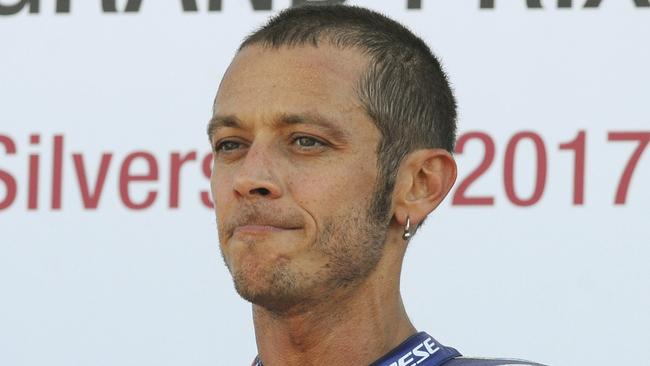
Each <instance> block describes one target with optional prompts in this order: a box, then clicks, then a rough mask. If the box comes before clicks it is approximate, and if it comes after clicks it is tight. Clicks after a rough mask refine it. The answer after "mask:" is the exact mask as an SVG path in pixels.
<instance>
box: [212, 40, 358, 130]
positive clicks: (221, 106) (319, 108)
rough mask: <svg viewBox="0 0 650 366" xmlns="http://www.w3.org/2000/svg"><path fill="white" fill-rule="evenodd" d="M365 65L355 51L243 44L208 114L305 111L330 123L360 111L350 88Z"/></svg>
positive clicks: (260, 114) (250, 115)
mask: <svg viewBox="0 0 650 366" xmlns="http://www.w3.org/2000/svg"><path fill="white" fill-rule="evenodd" d="M366 65H367V57H366V56H364V55H363V54H361V52H359V51H357V50H355V49H341V48H337V47H333V46H329V45H326V44H322V45H319V46H318V47H315V46H312V45H307V46H295V47H280V48H277V49H272V48H268V47H264V46H261V45H251V46H247V47H245V48H244V49H242V50H241V51H240V52H239V53H238V54H237V55H236V56H235V58H234V59H233V62H232V63H231V65H230V67H229V68H228V70H227V71H226V74H225V75H224V78H223V80H222V82H221V85H220V87H219V91H218V92H217V97H216V99H215V105H214V113H215V115H217V114H218V115H238V116H240V117H243V118H263V117H265V116H270V115H277V114H282V113H304V112H310V113H317V114H322V115H328V116H329V117H332V118H335V119H338V118H345V117H346V116H345V115H346V114H359V113H363V112H364V109H363V107H362V105H361V103H360V101H359V100H358V97H357V93H356V87H357V84H358V82H359V80H360V78H361V75H362V73H363V71H364V70H365V68H366Z"/></svg>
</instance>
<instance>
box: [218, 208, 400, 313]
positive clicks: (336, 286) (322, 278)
mask: <svg viewBox="0 0 650 366" xmlns="http://www.w3.org/2000/svg"><path fill="white" fill-rule="evenodd" d="M373 204H374V202H373ZM371 207H372V205H371ZM386 221H387V220H386V219H384V220H382V219H381V218H380V217H377V215H376V212H371V208H370V207H369V208H367V209H365V210H364V209H363V208H358V209H357V208H355V209H352V210H351V211H350V212H349V213H348V214H345V215H342V216H333V217H330V218H328V220H327V221H326V222H325V223H324V225H323V226H322V227H323V229H322V230H321V231H320V232H319V233H318V235H317V237H316V238H315V239H314V241H313V242H312V243H311V244H310V246H311V249H312V250H313V251H316V252H317V253H318V254H320V255H322V256H324V257H325V258H326V261H325V263H326V264H325V265H324V266H323V267H321V268H319V269H318V270H317V271H315V272H312V273H304V272H301V271H300V270H298V269H297V268H294V267H292V266H291V263H290V262H287V261H284V262H274V263H273V264H272V265H269V266H268V268H264V269H263V271H262V272H261V273H260V274H259V276H257V278H255V279H252V278H250V275H249V273H248V272H247V271H246V270H245V269H236V270H234V269H233V268H230V267H229V270H230V272H231V274H232V276H233V281H234V284H235V289H236V290H237V292H238V293H239V295H240V296H241V297H242V298H244V299H245V300H248V301H250V302H251V303H253V304H255V305H259V306H261V307H263V308H265V309H267V310H269V311H271V312H273V313H276V314H286V313H290V312H302V311H303V310H304V309H308V308H309V307H311V306H314V305H316V304H318V303H320V302H323V301H326V300H327V299H332V298H333V295H334V294H335V293H336V292H340V291H345V290H346V289H350V288H351V287H354V286H356V285H357V284H359V283H360V282H362V281H363V279H365V278H367V277H368V275H369V274H370V273H371V272H372V271H373V270H374V269H375V267H376V266H377V263H378V262H379V260H380V259H381V256H382V253H383V248H384V242H385V240H386V234H387V231H388V225H387V222H386ZM253 245H254V244H253ZM222 255H223V253H222ZM224 261H225V258H224ZM226 264H227V262H226ZM233 270H234V271H233Z"/></svg>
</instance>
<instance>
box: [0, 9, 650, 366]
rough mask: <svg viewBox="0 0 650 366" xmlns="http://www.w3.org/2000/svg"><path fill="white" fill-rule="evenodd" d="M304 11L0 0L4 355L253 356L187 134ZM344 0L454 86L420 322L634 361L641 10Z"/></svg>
mask: <svg viewBox="0 0 650 366" xmlns="http://www.w3.org/2000/svg"><path fill="white" fill-rule="evenodd" d="M303 2H304V1H298V0H293V1H291V0H284V1H271V0H250V1H248V0H247V1H234V0H223V1H221V0H200V1H199V0H194V1H193V0H164V1H163V0H158V1H152V0H118V1H116V0H102V1H100V0H96V1H75V0H49V1H46V0H43V1H39V0H31V1H30V0H21V1H17V0H0V35H1V36H0V291H1V296H0V364H1V365H8V366H14V365H15V366H18V365H20V366H23V365H43V364H47V365H61V366H63V365H65V366H69V365H111V366H113V365H120V366H124V365H170V366H171V365H206V366H207V365H245V364H250V362H251V361H252V359H253V357H254V356H255V354H256V353H257V352H256V346H255V338H254V333H253V326H252V320H251V315H250V305H249V304H247V303H246V302H244V301H243V300H241V299H240V298H239V297H238V295H237V294H236V293H235V291H234V289H233V286H232V281H231V278H230V275H229V274H228V272H227V270H226V268H225V266H224V265H223V261H222V259H221V258H220V253H219V249H218V242H217V235H216V225H215V219H214V212H213V208H212V203H211V197H210V192H209V176H210V169H211V154H210V146H209V143H208V138H207V135H206V131H205V128H206V125H207V122H208V120H209V118H210V116H211V112H212V111H211V107H212V101H213V98H214V96H215V93H216V90H217V87H218V85H219V81H220V79H221V77H222V75H223V73H224V71H225V69H226V68H227V66H228V64H229V62H230V60H231V59H232V57H233V56H234V54H235V51H236V49H237V47H238V46H239V43H240V42H241V41H242V39H243V38H244V37H245V36H246V35H247V34H249V33H250V32H251V31H253V30H254V29H256V28H257V27H259V26H260V25H261V24H263V23H264V21H265V20H266V19H267V18H268V17H269V16H271V15H273V14H275V13H277V12H278V11H280V10H282V9H284V8H287V7H289V6H295V5H300V4H301V3H303ZM340 2H341V3H346V4H352V5H361V6H366V7H369V8H372V9H375V10H377V11H380V12H382V13H384V14H386V15H388V16H390V17H392V18H394V19H396V20H398V21H400V22H402V23H403V24H405V25H406V26H407V27H409V28H410V29H411V30H413V31H414V32H415V33H416V34H418V35H419V36H421V37H422V38H423V39H425V41H426V42H427V43H428V44H429V45H430V47H431V48H432V50H433V51H434V53H435V54H436V55H438V56H439V57H440V59H441V60H442V63H443V65H444V67H445V70H446V71H447V73H448V75H449V79H450V81H451V83H452V84H453V88H454V90H455V94H456V97H457V99H458V106H459V121H458V123H459V136H458V143H457V149H456V153H455V157H456V160H457V162H458V166H459V175H458V181H457V183H456V185H455V187H454V188H453V189H452V191H451V192H450V194H449V196H448V197H447V198H446V200H445V202H444V203H443V205H441V207H439V208H438V209H437V210H436V211H434V212H433V213H432V215H431V216H430V218H429V219H428V220H427V223H426V224H425V225H424V226H423V227H422V229H421V230H420V231H419V232H418V234H417V235H416V236H415V237H414V239H413V241H412V243H411V244H410V248H409V249H408V251H407V254H406V259H405V265H404V274H403V278H402V289H403V295H404V300H405V305H406V308H407V310H408V312H409V314H410V315H411V317H412V320H413V322H414V324H415V325H416V327H418V329H420V330H424V331H427V332H428V333H429V334H431V335H432V336H433V337H435V338H436V339H438V340H440V341H441V342H442V343H444V344H448V345H450V346H453V347H455V348H457V349H458V350H459V351H460V352H461V353H463V354H464V355H467V356H499V357H515V358H525V359H531V360H534V361H537V362H541V363H546V364H549V365H555V366H561V365H567V366H569V365H594V366H605V365H610V364H613V363H616V364H627V363H637V360H648V359H650V350H649V349H648V347H647V346H646V340H647V339H650V312H649V311H648V309H650V280H648V279H649V278H650V267H649V266H648V265H647V262H648V258H650V231H649V230H648V225H649V224H650V190H649V189H648V187H650V147H649V146H648V145H649V143H650V107H649V105H650V71H649V70H648V65H650V47H648V40H647V35H648V34H650V2H649V1H648V0H619V1H613V0H610V1H608V0H602V1H601V0H575V1H571V0H557V1H550V0H527V1H524V0H515V1H498V0H496V1H495V0H475V1H471V0H470V1H453V0H421V1H413V0H408V1H407V0H404V1H401V0H400V1H388V0H385V1H370V0H358V1H340ZM431 258H437V259H438V260H436V263H439V265H437V266H436V267H431V266H430V265H429V263H431V260H430V259H431ZM439 258H444V260H439ZM434 289H435V291H433V290H434ZM431 293H447V294H451V295H450V296H447V297H445V298H438V297H434V296H431V295H429V294H431ZM434 311H435V313H436V314H445V316H444V317H436V318H433V317H432V316H430V314H432V313H433V312H434ZM604 336H607V338H608V340H607V341H605V342H603V337H604ZM603 346H607V347H608V348H613V349H616V350H617V352H616V353H615V354H614V353H610V352H601V348H602V347H603Z"/></svg>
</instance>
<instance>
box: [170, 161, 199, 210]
mask: <svg viewBox="0 0 650 366" xmlns="http://www.w3.org/2000/svg"><path fill="white" fill-rule="evenodd" d="M171 160H172V161H171V171H170V176H169V208H178V200H179V199H178V196H179V194H178V192H179V190H180V185H181V183H180V181H181V178H180V175H181V167H182V166H183V164H185V163H186V162H188V161H194V160H196V152H195V151H192V152H190V153H188V154H185V155H183V156H181V154H179V153H172V159H171Z"/></svg>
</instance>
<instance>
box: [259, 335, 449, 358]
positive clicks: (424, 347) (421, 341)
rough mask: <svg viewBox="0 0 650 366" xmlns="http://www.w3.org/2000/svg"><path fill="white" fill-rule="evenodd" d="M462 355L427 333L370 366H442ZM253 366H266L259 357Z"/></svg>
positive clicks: (410, 340)
mask: <svg viewBox="0 0 650 366" xmlns="http://www.w3.org/2000/svg"><path fill="white" fill-rule="evenodd" d="M459 356H460V353H459V352H458V351H456V350H455V349H453V348H451V347H445V346H443V345H442V344H440V343H438V341H436V340H435V339H433V337H431V336H430V335H428V334H427V333H425V332H420V333H417V334H414V335H412V336H410V337H409V338H408V339H407V340H405V341H404V342H402V343H401V344H400V345H399V346H397V347H395V348H394V349H393V350H392V351H390V352H388V353H387V354H385V355H384V356H382V357H381V358H380V359H378V360H377V361H375V362H373V363H371V364H370V365H369V366H415V365H418V366H440V365H442V364H444V363H445V362H447V361H449V360H451V359H452V358H456V357H459ZM252 366H264V364H262V361H261V360H260V359H259V357H256V358H255V361H253V365H252Z"/></svg>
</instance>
